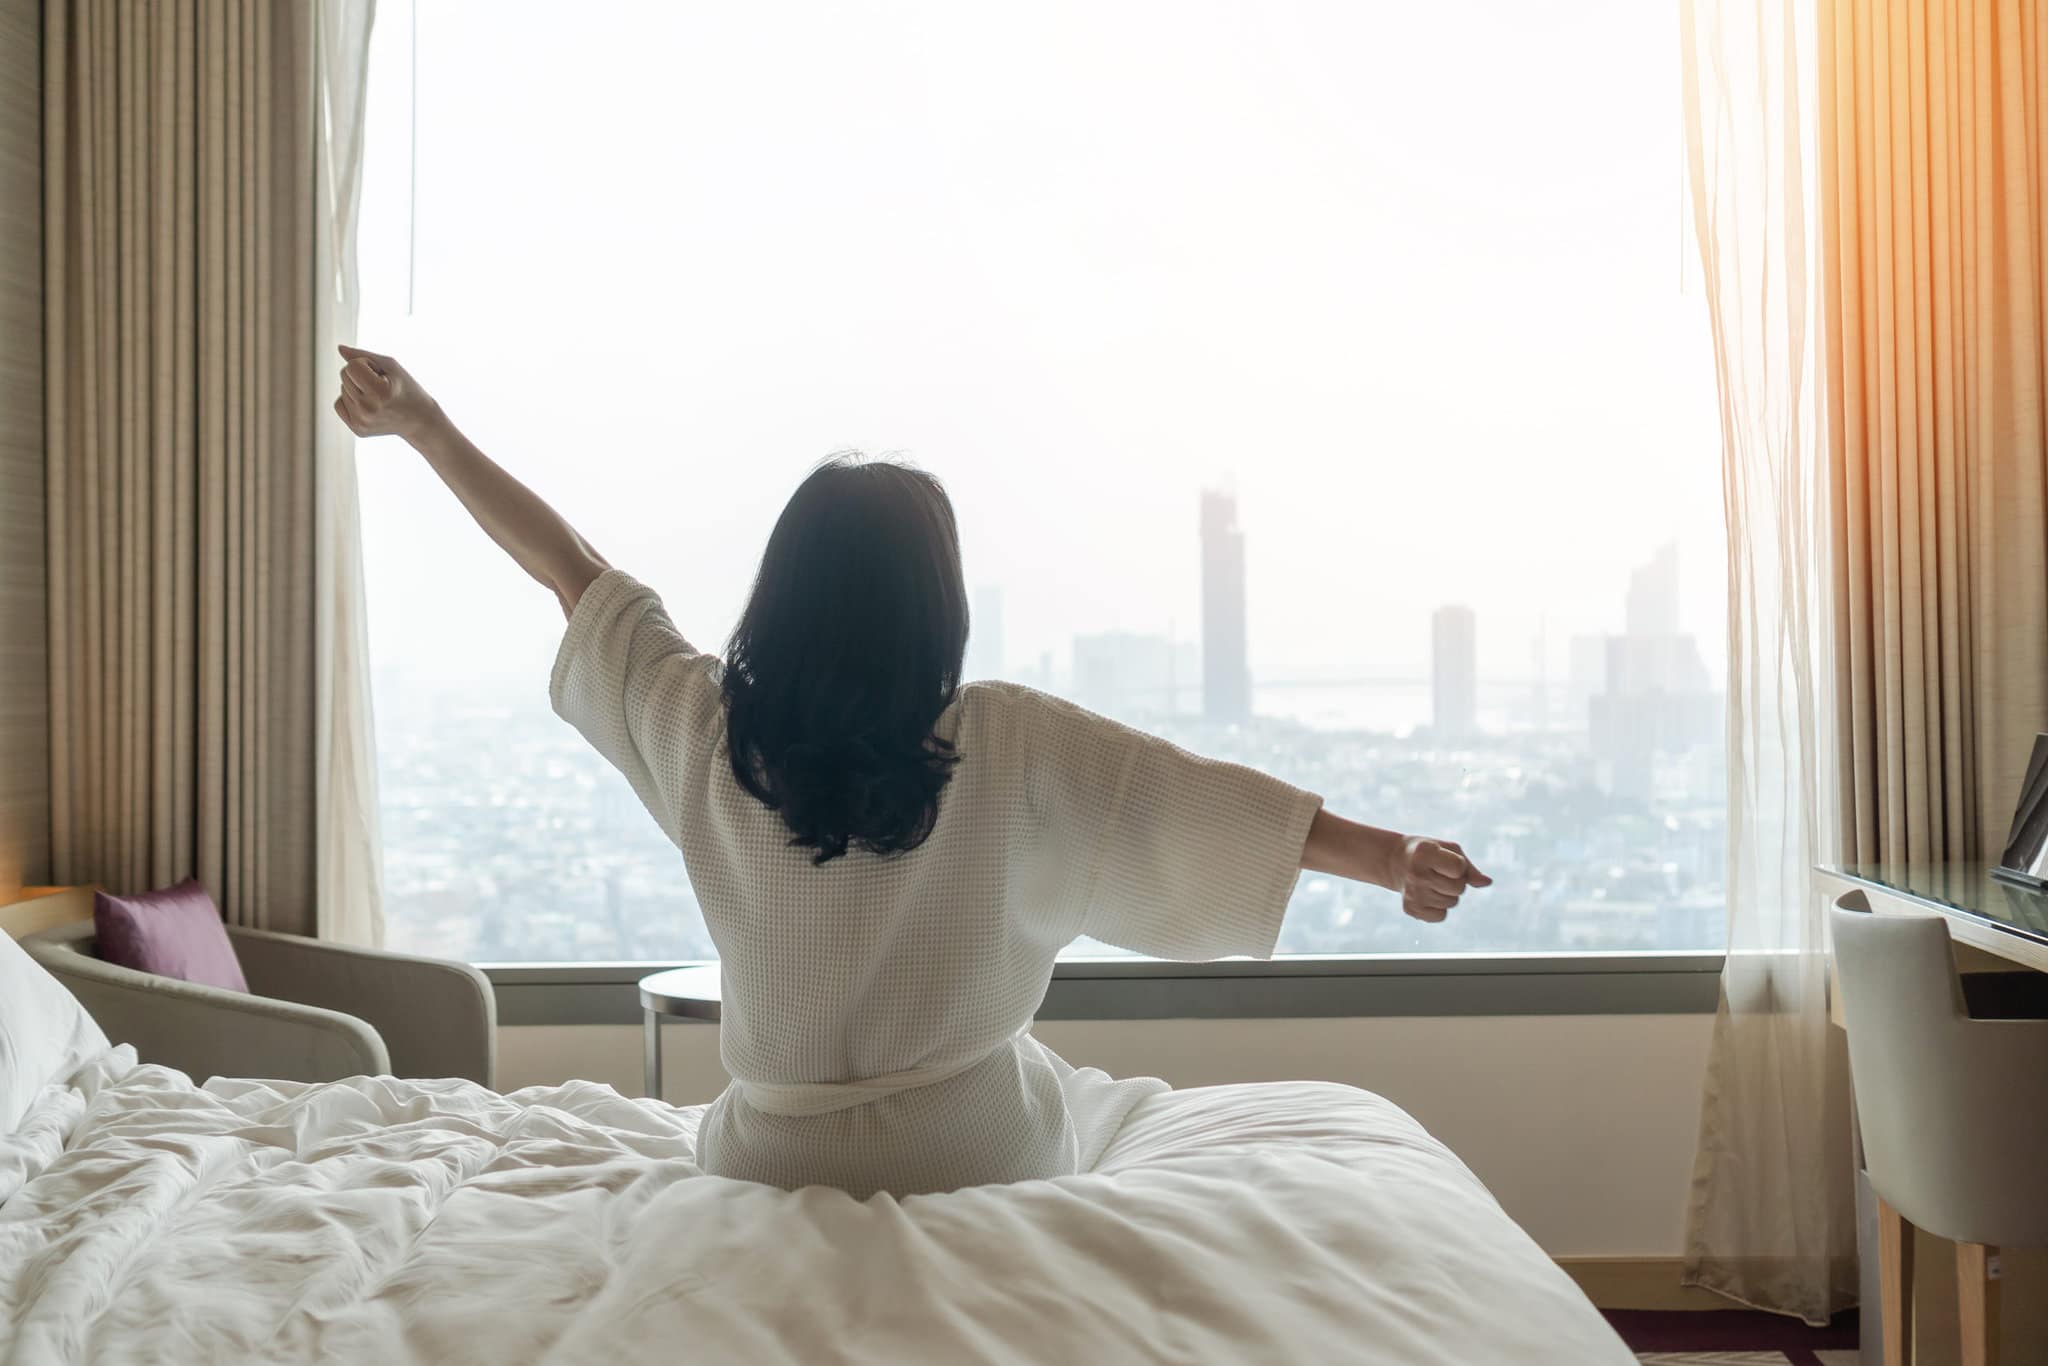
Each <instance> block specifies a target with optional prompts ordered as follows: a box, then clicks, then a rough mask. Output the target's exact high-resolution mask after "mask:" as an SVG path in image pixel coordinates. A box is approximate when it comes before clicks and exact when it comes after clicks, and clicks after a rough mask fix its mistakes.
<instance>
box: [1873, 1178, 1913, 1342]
mask: <svg viewBox="0 0 2048 1366" xmlns="http://www.w3.org/2000/svg"><path fill="white" fill-rule="evenodd" d="M1877 1260H1878V1266H1879V1268H1880V1270H1879V1273H1878V1274H1879V1277H1880V1284H1882V1285H1883V1287H1884V1366H1910V1363H1911V1362H1912V1360H1913V1226H1912V1225H1911V1224H1909V1223H1907V1222H1906V1221H1905V1219H1904V1218H1903V1217H1902V1216H1901V1215H1900V1214H1899V1212H1898V1211H1897V1210H1895V1209H1893V1208H1892V1207H1891V1206H1890V1205H1888V1204H1886V1203H1885V1202H1884V1201H1883V1200H1882V1199H1880V1200H1879V1201H1878V1202H1877Z"/></svg>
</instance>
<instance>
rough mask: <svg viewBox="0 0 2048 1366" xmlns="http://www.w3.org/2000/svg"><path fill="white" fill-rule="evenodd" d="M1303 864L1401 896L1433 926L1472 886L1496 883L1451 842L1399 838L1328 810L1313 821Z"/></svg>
mask: <svg viewBox="0 0 2048 1366" xmlns="http://www.w3.org/2000/svg"><path fill="white" fill-rule="evenodd" d="M1301 866H1302V867H1303V868H1305V869H1307V870H1308V871H1309V872H1312V873H1334V874H1335V875H1336V876H1338V877H1348V878H1351V879H1353V880H1354V881H1358V882H1370V883H1373V884H1374V885H1375V886H1380V887H1385V888H1387V889H1388V890H1389V891H1395V892H1399V893H1400V894H1401V909H1402V910H1403V911H1405V912H1407V913H1408V914H1409V915H1412V916H1414V917H1415V918H1416V919H1417V920H1427V921H1430V922H1432V923H1434V922H1436V921H1439V920H1442V919H1443V918H1444V917H1445V916H1446V915H1448V914H1450V910H1451V907H1453V906H1455V905H1457V904H1458V898H1459V897H1461V896H1463V895H1464V894H1465V889H1466V888H1467V887H1490V886H1492V885H1493V879H1492V878H1490V877H1488V876H1487V875H1486V874H1484V873H1482V872H1480V871H1479V870H1478V869H1477V868H1476V867H1474V866H1473V864H1472V860H1471V859H1469V858H1466V857H1465V851H1464V850H1463V849H1460V848H1459V847H1458V846H1457V845H1456V844H1454V843H1452V842H1451V841H1450V840H1437V839H1429V838H1426V837H1424V836H1422V835H1397V834H1395V833H1394V832H1393V831H1391V830H1380V829H1377V828H1375V827H1373V826H1370V825H1360V824H1359V823H1358V822H1357V821H1347V820H1345V819H1344V818H1343V817H1342V816H1333V815H1331V814H1330V813H1329V812H1328V811H1327V810H1321V811H1317V812H1316V816H1315V819H1314V820H1313V821H1311V822H1310V823H1309V827H1308V839H1307V841H1306V842H1305V843H1304V844H1303V845H1302V846H1301Z"/></svg>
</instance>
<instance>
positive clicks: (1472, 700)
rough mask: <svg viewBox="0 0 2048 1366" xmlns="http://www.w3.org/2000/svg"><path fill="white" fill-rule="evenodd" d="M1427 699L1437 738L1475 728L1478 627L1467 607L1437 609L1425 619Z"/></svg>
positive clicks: (1477, 686) (1470, 731)
mask: <svg viewBox="0 0 2048 1366" xmlns="http://www.w3.org/2000/svg"><path fill="white" fill-rule="evenodd" d="M1429 636H1430V659H1431V668H1430V675H1429V685H1430V700H1431V703H1432V712H1433V714H1434V719H1435V722H1436V732H1437V734H1439V735H1451V736H1459V735H1470V734H1472V733H1473V731H1475V730H1476V729H1478V725H1479V624H1478V621H1477V619H1476V618H1475V617H1474V616H1473V615H1472V609H1471V608H1469V607H1439V608H1437V609H1436V613H1435V614H1434V615H1433V616H1431V617H1430V619H1429Z"/></svg>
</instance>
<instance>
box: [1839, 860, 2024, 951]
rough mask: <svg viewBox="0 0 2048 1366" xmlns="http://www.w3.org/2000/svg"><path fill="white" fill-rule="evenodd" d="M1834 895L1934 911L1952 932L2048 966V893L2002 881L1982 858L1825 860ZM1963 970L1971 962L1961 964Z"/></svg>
mask: <svg viewBox="0 0 2048 1366" xmlns="http://www.w3.org/2000/svg"><path fill="white" fill-rule="evenodd" d="M1815 871H1816V872H1818V873H1819V874H1820V876H1821V880H1822V883H1823V885H1824V887H1825V889H1826V890H1827V892H1828V893H1829V896H1830V898H1831V899H1832V898H1833V897H1836V896H1839V895H1840V894H1841V893H1843V892H1846V891H1848V890H1850V889H1851V888H1854V889H1856V890H1859V891H1862V892H1864V893H1866V894H1868V895H1869V897H1870V908H1871V909H1872V910H1873V911H1876V912H1877V913H1878V914H1880V915H1899V914H1921V915H1927V914H1933V915H1939V916H1941V917H1943V918H1944V919H1946V920H1947V921H1948V930H1949V936H1950V938H1952V939H1954V940H1955V941H1956V942H1958V943H1962V944H1968V945H1969V946H1970V947H1971V948H1973V949H1981V950H1983V951H1984V952H1985V953H1988V954H1992V955H1995V956H1996V957H1999V958H2002V959H2005V960H2006V963H2005V964H1994V965H1986V966H2008V965H2009V964H2012V963H2017V964H2019V965H2021V966H2022V967H2029V968H2033V969H2034V970H2035V971H2037V972H2048V893H2041V892H2035V891H2030V890H2028V889H2027V888H2024V887H2015V886H2013V885H2012V884H2011V883H2007V882H2001V881H1999V880H1998V879H1997V878H1995V877H1993V876H1991V870H1990V869H1989V868H1988V867H1986V866H1984V865H1983V864H1973V863H1918V864H1915V863H1909V864H1905V865H1903V866H1899V865H1894V866H1891V867H1888V868H1887V867H1880V866H1879V865H1878V864H1874V863H1845V864H1832V863H1828V864H1822V865H1821V866H1820V867H1819V868H1817V869H1816V870H1815ZM1960 966H1962V967H1963V968H1964V970H1965V971H1968V970H1969V967H1970V965H1969V964H1967V963H1962V964H1960Z"/></svg>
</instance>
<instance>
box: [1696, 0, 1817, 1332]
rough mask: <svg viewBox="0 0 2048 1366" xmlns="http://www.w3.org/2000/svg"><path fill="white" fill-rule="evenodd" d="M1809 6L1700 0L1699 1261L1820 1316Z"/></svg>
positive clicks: (1701, 1278)
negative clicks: (1718, 694) (1711, 936)
mask: <svg viewBox="0 0 2048 1366" xmlns="http://www.w3.org/2000/svg"><path fill="white" fill-rule="evenodd" d="M1815 35H1816V28H1815V15H1814V10H1813V5H1812V3H1811V0H1684V2H1683V6H1682V18H1681V45H1682V62H1683V73H1684V116H1685V125H1686V135H1687V165H1688V170H1689V173H1690V191H1691V203H1692V214H1693V228H1694V232H1695V235H1696V238H1697V243H1698V247H1699V253H1700V261H1701V264H1702V266H1703V268H1704V272H1705V285H1706V295H1707V306H1708V312H1709V315H1710V320H1711V325H1712V330H1713V341H1714V352H1715V363H1716V366H1717V368H1718V370H1719V380H1720V395H1721V421H1722V440H1723V454H1722V463H1723V478H1722V488H1723V494H1724V499H1725V502H1726V513H1727V528H1728V632H1729V643H1728V708H1729V710H1728V717H1729V720H1728V726H1729V729H1728V768H1729V779H1728V781H1729V823H1728V839H1729V850H1728V900H1729V908H1728V915H1729V919H1728V966H1727V971H1726V973H1725V974H1724V976H1723V978H1722V997H1721V1005H1720V1011H1719V1015H1718V1017H1717V1019H1716V1021H1715V1031H1714V1045H1713V1053H1712V1058H1711V1061H1710V1063H1709V1066H1708V1075H1707V1086H1706V1093H1705V1096H1704V1099H1703V1102H1702V1110H1701V1118H1700V1137H1699V1149H1698V1157H1697V1161H1696V1164H1695V1168H1694V1174H1693V1188H1692V1193H1691V1201H1690V1205H1689V1209H1688V1219H1687V1248H1686V1271H1685V1279H1686V1281H1687V1282H1688V1283H1689V1284H1693V1285H1699V1286H1703V1287H1705V1288H1707V1289H1711V1290H1714V1291H1717V1292H1719V1293H1721V1294H1724V1295H1727V1296H1729V1297H1731V1298H1733V1299H1737V1300H1740V1301H1742V1302H1744V1303H1747V1304H1751V1305H1755V1306H1758V1307H1760V1308H1765V1309H1772V1310H1776V1311H1779V1312H1781V1313H1788V1314H1797V1315H1799V1316H1800V1317H1802V1318H1805V1319H1806V1320H1808V1321H1809V1322H1821V1321H1823V1320H1825V1319H1826V1318H1827V1317H1828V1316H1829V1315H1830V1314H1831V1313H1833V1312H1834V1311H1835V1310H1837V1309H1840V1308H1841V1307H1843V1306H1845V1305H1847V1304H1848V1303H1850V1302H1851V1301H1852V1300H1853V1299H1854V1294H1855V1285H1856V1273H1855V1261H1854V1258H1855V1245H1856V1237H1855V1210H1854V1204H1853V1185H1852V1173H1853V1166H1852V1160H1851V1154H1850V1137H1849V1135H1850V1128H1849V1111H1848V1093H1847V1077H1846V1072H1847V1068H1846V1058H1845V1055H1844V1053H1843V1052H1842V1044H1841V1040H1840V1038H1839V1033H1838V1031H1835V1030H1833V1029H1832V1027H1831V1026H1830V1025H1829V1023H1828V1018H1827V957H1826V940H1825V926H1826V915H1825V913H1826V906H1825V903H1824V900H1823V898H1822V897H1821V895H1820V894H1819V892H1818V890H1817V889H1816V887H1815V885H1814V879H1813V876H1812V868H1813V865H1814V864H1815V863H1816V862H1817V861H1819V860H1820V859H1822V858H1825V857H1826V856H1827V855H1828V854H1829V853H1830V852H1831V849H1832V846H1833V844H1834V843H1835V841H1836V838H1837V818H1836V794H1835V788H1834V779H1833V777H1832V776H1831V775H1832V774H1833V772H1834V769H1833V766H1832V756H1831V755H1830V753H1829V752H1828V750H1829V748H1830V747H1831V745H1832V738H1833V733H1834V728H1833V725H1832V723H1831V721H1830V719H1829V714H1828V708H1829V706H1830V697H1831V694H1832V688H1833V673H1832V668H1831V665H1830V663H1829V657H1828V650H1829V646H1828V631H1827V629H1826V618H1825V617H1824V616H1823V615H1822V608H1823V604H1824V603H1826V602H1827V600H1828V599H1829V596H1830V593H1829V588H1828V584H1829V579H1828V577H1827V574H1828V566H1829V563H1830V551H1829V539H1828V526H1829V521H1828V502H1827V499H1828V484H1827V479H1826V460H1827V449H1826V446H1825V444H1824V443H1823V441H1822V417H1823V413H1824V409H1823V406H1822V401H1823V395H1822V394H1821V392H1820V391H1819V384H1820V376H1821V369H1822V367H1821V366H1820V365H1819V364H1818V358H1819V355H1820V347H1819V337H1818V332H1817V329H1818V327H1819V324H1820V322H1821V309H1820V306H1819V304H1820V298H1819V295H1820V290H1819V278H1818V277H1819V272H1818V268H1817V261H1816V258H1815V253H1814V244H1815V242H1816V240H1817V236H1818V229H1819V223H1820V210H1819V204H1820V201H1819V199H1818V194H1819V188H1818V185H1817V182H1816V172H1817V169H1818V162H1817V158H1816V155H1815V148H1816V145H1817V121H1816V107H1817V87H1816V71H1817V67H1816V47H1815Z"/></svg>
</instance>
